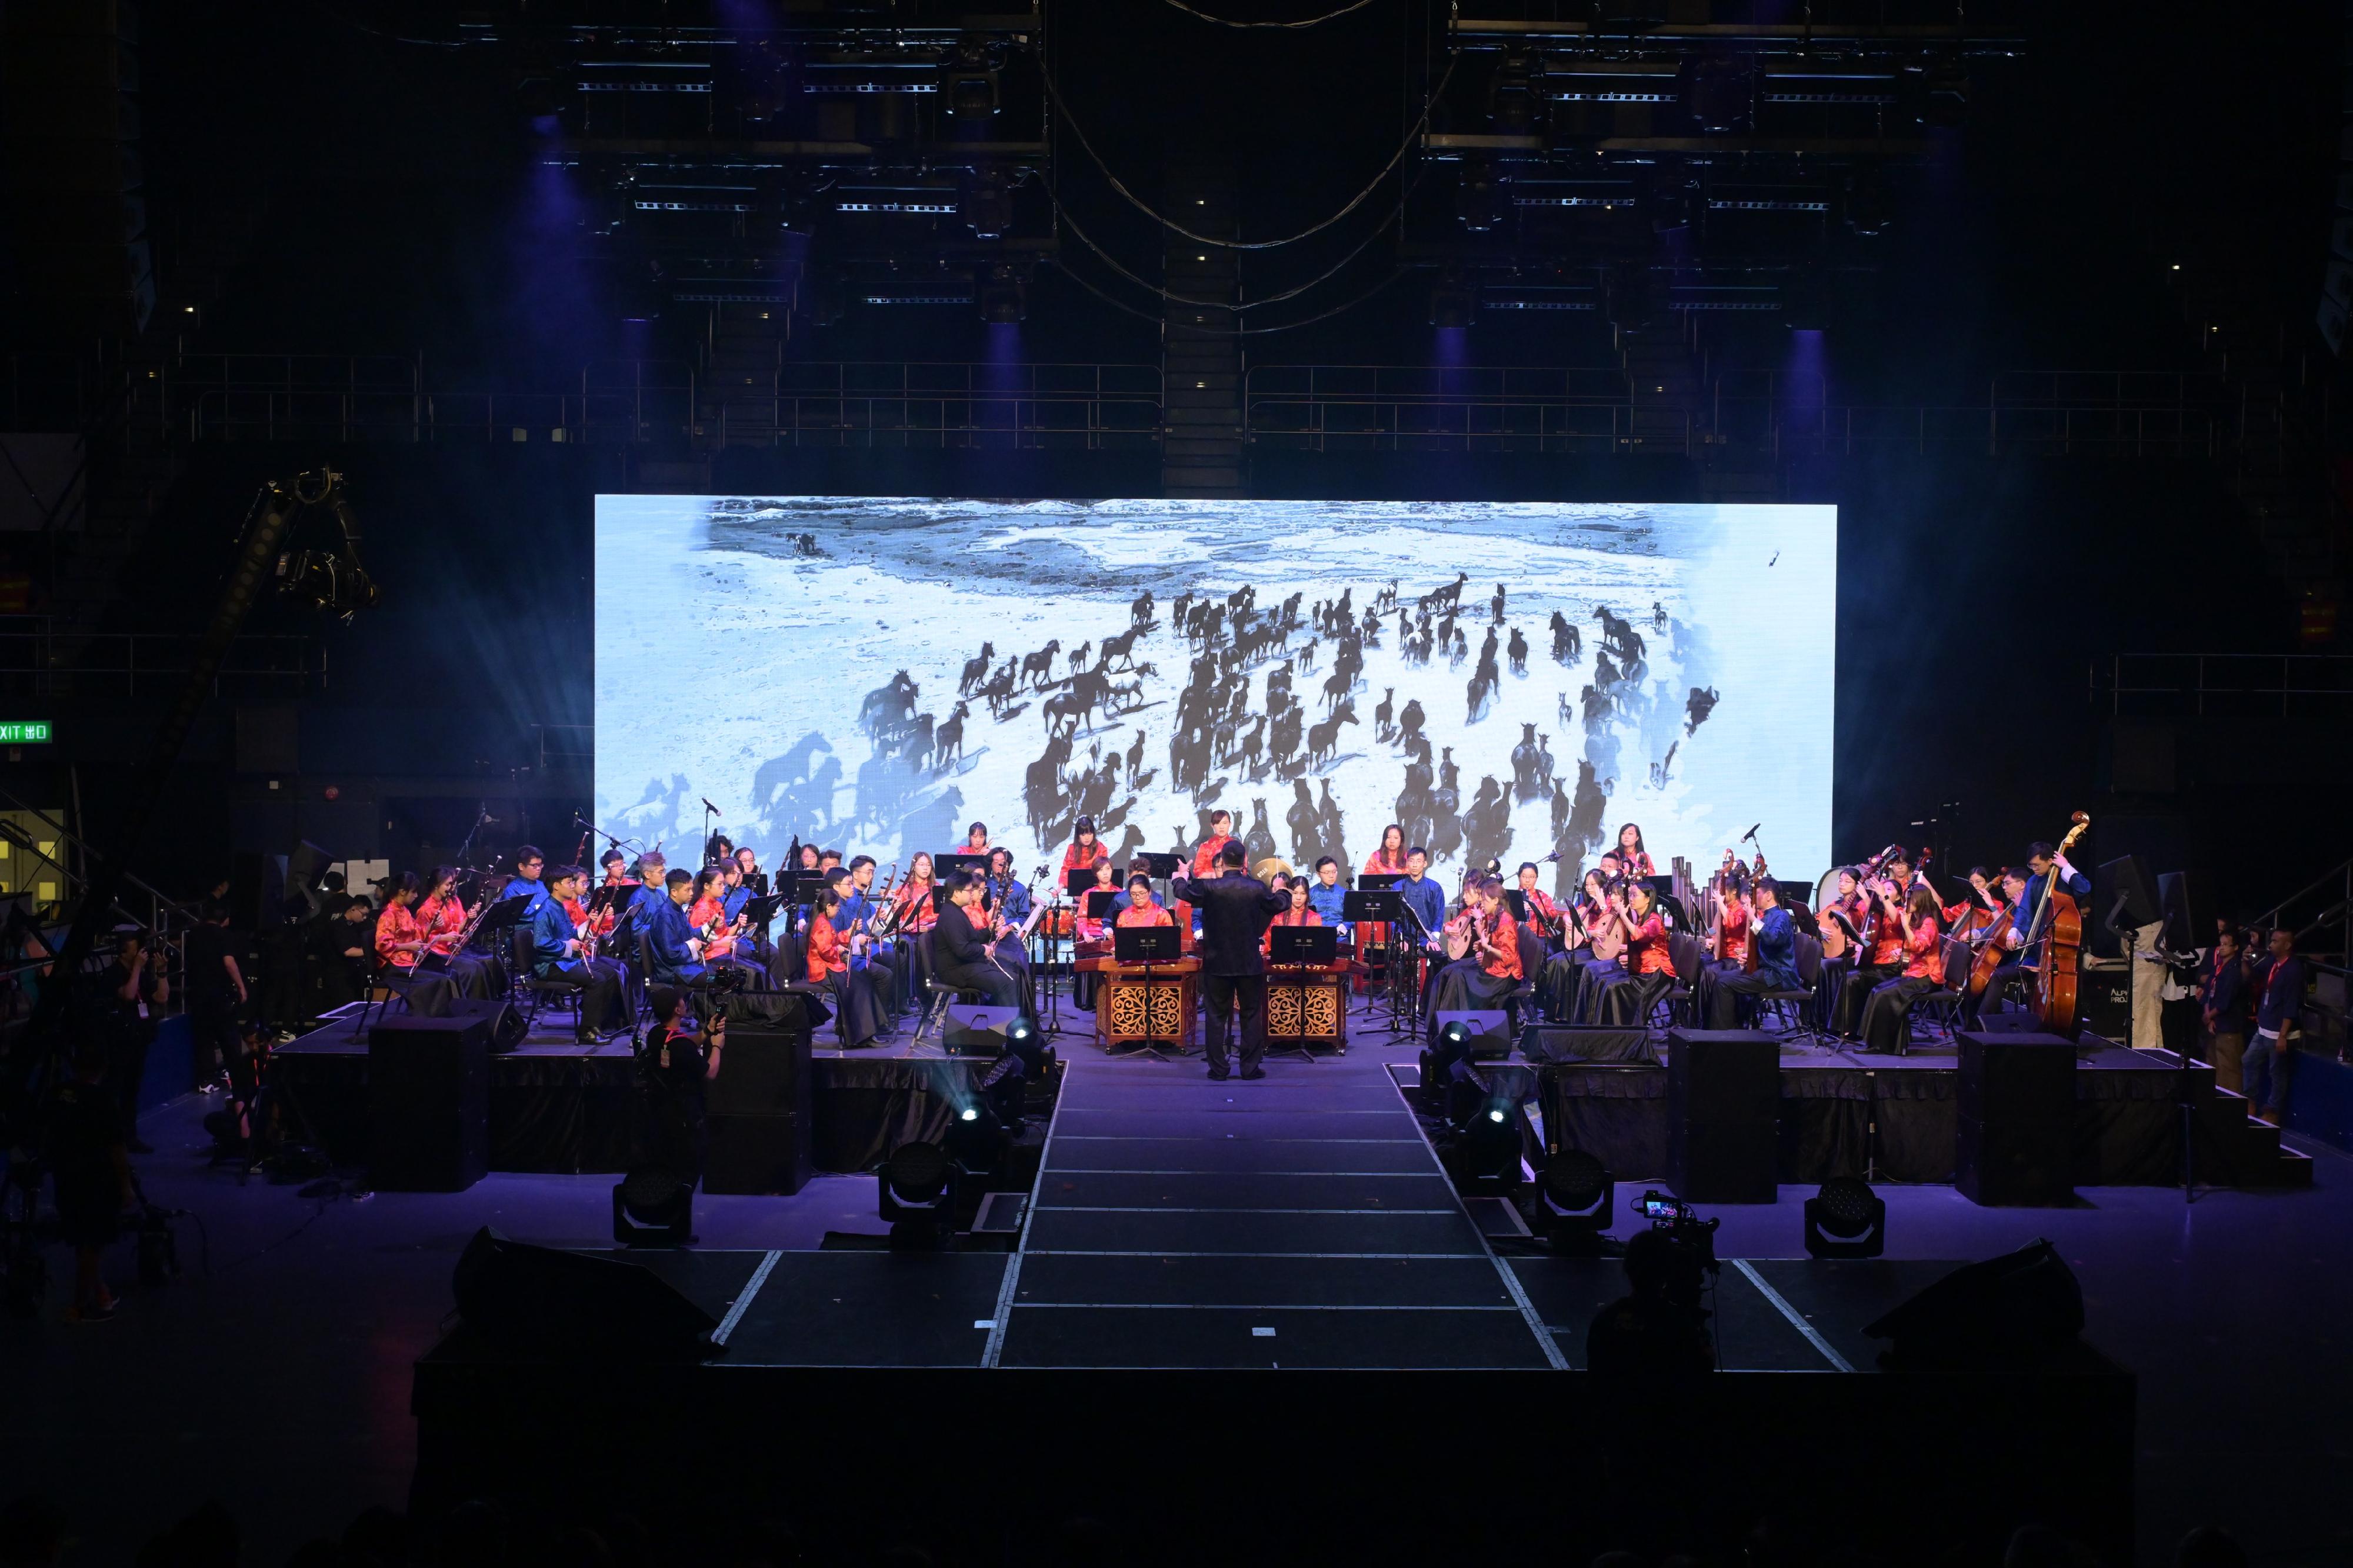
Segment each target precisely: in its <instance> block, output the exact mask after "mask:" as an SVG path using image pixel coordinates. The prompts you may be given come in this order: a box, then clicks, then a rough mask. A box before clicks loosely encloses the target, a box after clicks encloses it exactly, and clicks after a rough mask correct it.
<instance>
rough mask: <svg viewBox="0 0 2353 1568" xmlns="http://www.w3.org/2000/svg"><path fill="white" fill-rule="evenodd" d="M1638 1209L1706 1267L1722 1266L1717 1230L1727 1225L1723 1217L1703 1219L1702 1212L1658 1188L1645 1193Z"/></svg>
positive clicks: (1653, 1228) (1652, 1225)
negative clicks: (1717, 1247) (1717, 1254)
mask: <svg viewBox="0 0 2353 1568" xmlns="http://www.w3.org/2000/svg"><path fill="white" fill-rule="evenodd" d="M1634 1206H1635V1208H1636V1210H1637V1211H1638V1212H1639V1213H1640V1214H1641V1215H1642V1217H1643V1218H1644V1219H1647V1220H1649V1221H1650V1222H1651V1229H1652V1230H1663V1231H1665V1232H1666V1233H1667V1235H1668V1236H1670V1237H1672V1238H1673V1239H1674V1240H1676V1241H1679V1242H1681V1243H1682V1244H1683V1246H1685V1247H1690V1248H1691V1249H1692V1251H1693V1252H1694V1254H1696V1255H1697V1256H1698V1258H1699V1260H1700V1262H1701V1263H1702V1264H1703V1265H1704V1266H1705V1267H1707V1268H1717V1267H1718V1264H1717V1263H1716V1260H1715V1230H1716V1226H1720V1225H1722V1224H1723V1223H1724V1221H1723V1219H1722V1218H1721V1217H1720V1216H1719V1217H1716V1218H1712V1219H1702V1218H1701V1217H1700V1214H1699V1211H1698V1210H1697V1209H1695V1208H1694V1207H1692V1206H1691V1205H1689V1204H1687V1203H1685V1202H1683V1199H1681V1198H1678V1197H1671V1196H1669V1195H1668V1194H1665V1193H1662V1192H1659V1191H1657V1190H1655V1189H1653V1190H1651V1191H1650V1192H1646V1193H1644V1194H1642V1195H1641V1199H1640V1200H1638V1201H1637V1202H1636V1204H1635V1205H1634Z"/></svg>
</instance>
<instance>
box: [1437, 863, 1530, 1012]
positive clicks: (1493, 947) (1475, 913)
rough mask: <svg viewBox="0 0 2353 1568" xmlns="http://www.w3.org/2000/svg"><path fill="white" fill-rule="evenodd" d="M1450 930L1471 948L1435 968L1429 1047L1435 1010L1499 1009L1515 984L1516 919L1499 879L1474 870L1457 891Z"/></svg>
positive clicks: (1517, 957)
mask: <svg viewBox="0 0 2353 1568" xmlns="http://www.w3.org/2000/svg"><path fill="white" fill-rule="evenodd" d="M1450 929H1454V930H1460V931H1467V932H1468V934H1469V936H1470V939H1471V946H1470V951H1469V952H1465V953H1464V954H1463V955H1462V956H1461V958H1458V959H1456V960H1455V961H1454V962H1452V963H1449V964H1448V965H1446V967H1445V968H1443V969H1441V970H1440V971H1439V972H1438V984H1437V986H1436V987H1435V989H1434V990H1433V991H1432V993H1431V998H1430V1044H1431V1045H1432V1046H1435V1045H1437V1044H1438V1015H1439V1014H1440V1013H1459V1012H1471V1011H1478V1010H1482V1009H1486V1008H1495V1007H1502V1006H1504V1004H1505V1003H1507V1002H1508V1001H1509V1000H1510V999H1511V996H1512V994H1513V993H1514V992H1515V991H1517V990H1518V989H1519V984H1520V975H1521V971H1520V934H1519V923H1518V922H1517V921H1514V920H1513V919H1512V911H1511V910H1508V909H1506V908H1505V907H1504V882H1503V879H1502V878H1500V877H1489V876H1485V875H1483V874H1482V873H1478V872H1473V873H1472V877H1471V879H1470V881H1469V882H1468V883H1467V884H1466V885H1465V886H1464V888H1463V889H1462V912H1461V914H1460V915H1458V916H1456V917H1455V921H1454V922H1453V924H1452V926H1451V928H1450Z"/></svg>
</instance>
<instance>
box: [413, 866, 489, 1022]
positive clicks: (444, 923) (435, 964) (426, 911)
mask: <svg viewBox="0 0 2353 1568" xmlns="http://www.w3.org/2000/svg"><path fill="white" fill-rule="evenodd" d="M466 921H467V909H466V905H465V901H464V900H461V899H459V897H458V868H456V867H455V866H436V867H434V868H433V875H432V877H431V879H429V880H428V881H427V883H426V887H425V897H424V898H423V899H421V900H418V902H417V927H418V929H419V930H420V931H422V932H423V933H424V936H425V944H426V945H425V952H426V954H427V958H428V960H429V963H428V965H427V967H430V968H438V969H441V970H443V971H445V972H446V973H448V976H449V979H450V981H451V983H452V984H455V985H456V986H457V987H458V994H459V995H460V996H472V997H476V998H482V997H487V996H491V995H492V994H496V993H498V992H501V991H503V990H505V989H506V973H505V971H504V970H503V969H502V968H501V966H499V965H498V964H497V963H494V962H492V961H491V960H488V959H485V958H483V957H482V956H481V955H480V954H479V953H472V952H459V951H458V936H459V932H461V931H464V930H465V929H466Z"/></svg>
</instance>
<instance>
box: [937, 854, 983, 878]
mask: <svg viewBox="0 0 2353 1568" xmlns="http://www.w3.org/2000/svg"><path fill="white" fill-rule="evenodd" d="M932 864H933V866H934V868H936V875H937V877H938V879H939V880H941V881H943V882H944V881H946V880H947V879H948V878H949V876H950V875H951V874H952V873H954V872H957V871H977V872H979V873H980V874H981V875H982V876H984V877H986V876H987V875H988V857H987V856H986V855H934V856H933V857H932Z"/></svg>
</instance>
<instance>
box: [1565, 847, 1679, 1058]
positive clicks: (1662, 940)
mask: <svg viewBox="0 0 2353 1568" xmlns="http://www.w3.org/2000/svg"><path fill="white" fill-rule="evenodd" d="M1604 920H1605V923H1606V924H1607V925H1608V926H1609V929H1610V930H1611V931H1613V932H1614V934H1615V935H1616V936H1617V937H1618V938H1620V940H1622V941H1623V942H1625V944H1626V951H1625V952H1624V954H1623V956H1622V963H1623V964H1624V968H1623V970H1622V971H1620V972H1615V973H1613V972H1612V964H1611V962H1610V961H1609V960H1602V961H1599V962H1597V963H1588V965H1587V966H1586V983H1587V985H1588V991H1587V994H1586V995H1585V996H1584V997H1583V998H1582V999H1581V1002H1580V1005H1582V1007H1583V1008H1584V1012H1585V1016H1586V1019H1587V1021H1588V1022H1589V1023H1594V1024H1600V1025H1604V1026H1609V1027H1612V1028H1621V1029H1631V1028H1640V1027H1641V1026H1643V1024H1644V1023H1645V1022H1646V1021H1647V1020H1648V1019H1649V1018H1650V1016H1651V1008H1652V1007H1653V1006H1655V1005H1657V1003H1658V1000H1659V998H1660V997H1661V996H1662V995H1664V994H1666V993H1667V992H1668V991H1669V990H1671V989H1672V987H1673V985H1674V983H1675V961H1674V957H1673V955H1672V952H1671V951H1670V949H1669V943H1668V934H1669V933H1668V931H1667V922H1666V920H1665V918H1664V917H1663V916H1662V915H1661V914H1660V912H1659V910H1658V895H1657V894H1655V893H1654V892H1652V891H1651V884H1650V883H1648V882H1629V883H1627V884H1626V886H1625V887H1624V888H1623V889H1620V891H1619V892H1618V893H1617V894H1615V895H1614V896H1613V899H1612V901H1611V903H1610V905H1609V913H1608V914H1607V915H1606V916H1605V917H1604Z"/></svg>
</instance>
